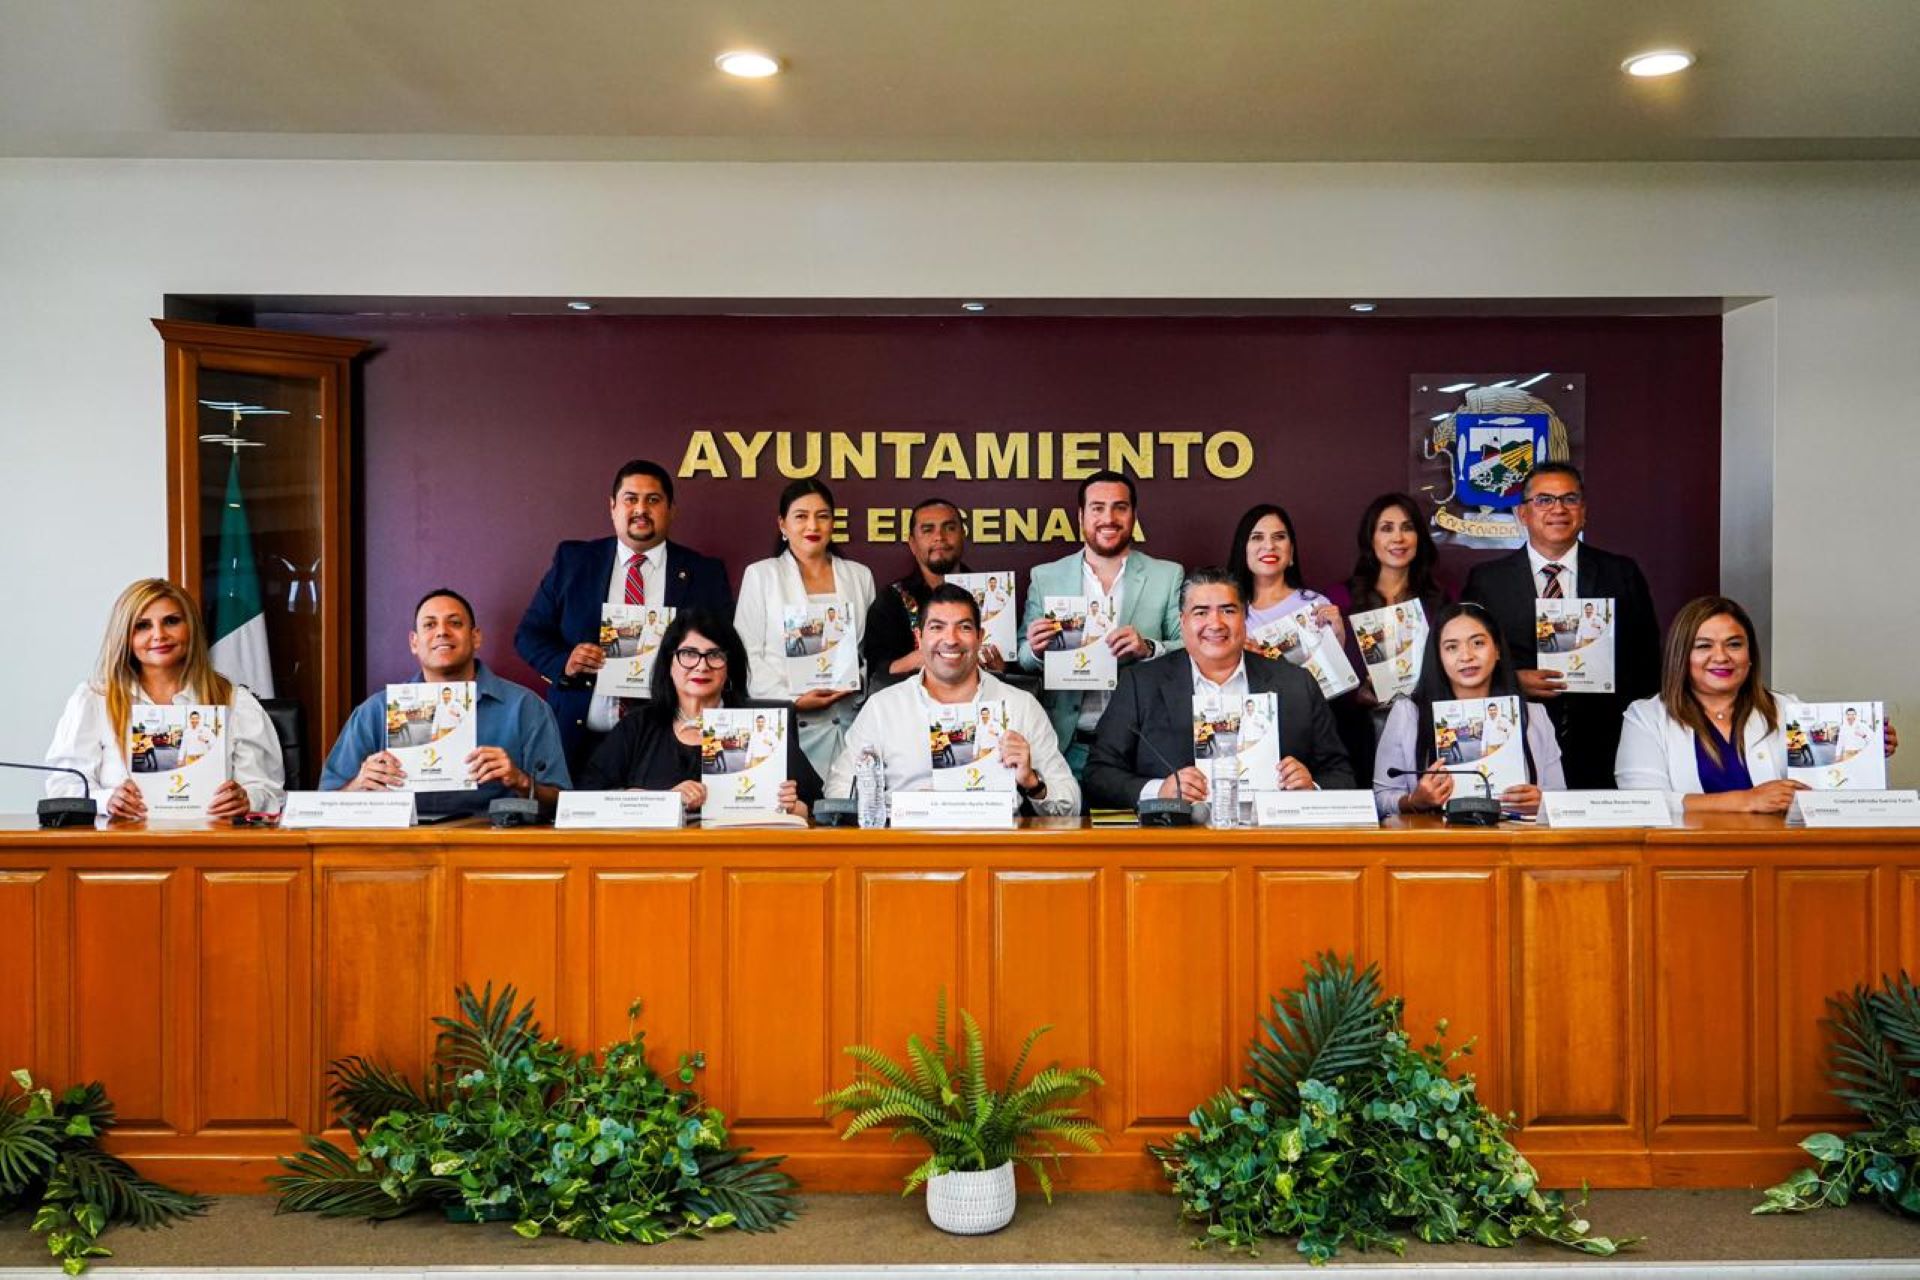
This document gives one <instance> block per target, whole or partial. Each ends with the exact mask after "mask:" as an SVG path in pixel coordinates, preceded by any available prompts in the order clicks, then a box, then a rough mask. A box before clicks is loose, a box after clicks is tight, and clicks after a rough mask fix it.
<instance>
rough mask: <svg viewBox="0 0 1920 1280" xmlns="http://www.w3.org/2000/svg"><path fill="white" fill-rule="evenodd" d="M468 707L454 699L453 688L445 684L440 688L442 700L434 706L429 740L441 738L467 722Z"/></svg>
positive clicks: (434, 740)
mask: <svg viewBox="0 0 1920 1280" xmlns="http://www.w3.org/2000/svg"><path fill="white" fill-rule="evenodd" d="M466 719H467V709H466V708H465V707H463V706H461V705H460V703H459V702H457V701H456V700H455V699H454V696H453V688H452V687H451V686H445V687H443V688H442V689H441V690H440V701H438V702H436V703H435V704H434V706H433V732H432V734H431V735H430V736H429V738H428V741H430V742H438V741H439V740H440V739H442V738H444V737H446V736H447V735H448V734H450V733H452V732H453V731H454V730H455V729H458V728H459V727H460V726H461V725H462V724H465V723H466Z"/></svg>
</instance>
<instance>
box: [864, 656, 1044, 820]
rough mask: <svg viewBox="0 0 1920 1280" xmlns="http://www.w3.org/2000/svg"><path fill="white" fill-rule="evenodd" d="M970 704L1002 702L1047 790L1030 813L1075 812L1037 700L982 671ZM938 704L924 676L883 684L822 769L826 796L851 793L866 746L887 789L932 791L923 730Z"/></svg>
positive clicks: (929, 755)
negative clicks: (883, 770)
mask: <svg viewBox="0 0 1920 1280" xmlns="http://www.w3.org/2000/svg"><path fill="white" fill-rule="evenodd" d="M974 700H975V701H976V702H1004V703H1006V706H1007V723H1008V727H1009V728H1011V729H1012V730H1013V731H1014V732H1015V733H1017V734H1019V735H1020V736H1021V737H1023V738H1025V739H1026V740H1027V748H1028V751H1029V753H1030V755H1031V757H1032V763H1033V771H1034V772H1035V773H1037V774H1039V775H1040V780H1041V781H1042V782H1044V783H1046V787H1047V792H1046V794H1045V795H1044V796H1042V797H1041V798H1040V799H1038V800H1034V801H1032V804H1033V807H1034V810H1035V811H1036V812H1038V813H1041V814H1045V815H1047V816H1048V817H1064V816H1067V815H1070V814H1075V813H1078V812H1080V784H1079V783H1077V782H1075V781H1074V779H1073V770H1072V769H1070V768H1068V767H1067V758H1066V757H1065V756H1063V755H1061V754H1060V743H1059V742H1058V740H1056V739H1055V738H1054V736H1053V723H1052V721H1050V720H1048V719H1047V713H1046V712H1045V711H1044V710H1043V709H1042V708H1041V706H1040V703H1039V701H1038V700H1037V699H1036V698H1035V697H1034V696H1033V695H1032V694H1030V693H1028V692H1026V691H1025V690H1022V689H1016V688H1014V687H1013V686H1012V685H1010V684H1008V683H1006V682H1005V681H1004V680H1001V679H1000V678H999V677H997V676H995V675H994V674H993V673H992V672H991V671H984V670H983V671H981V673H980V687H979V689H978V690H976V691H975V693H974ZM940 705H943V704H939V703H935V702H934V701H933V699H932V698H930V697H928V696H927V690H926V675H925V673H924V672H922V673H920V674H916V675H915V676H913V677H912V678H911V679H907V680H902V681H900V682H899V683H897V684H891V685H888V686H887V687H886V688H884V689H882V690H880V691H879V692H878V693H876V694H874V695H873V696H872V697H870V698H868V699H867V705H866V706H864V707H862V708H861V709H860V714H859V715H858V716H857V717H855V718H854V722H853V726H852V727H851V728H849V729H848V730H847V741H846V745H845V746H844V747H843V748H841V751H840V754H839V755H838V756H837V757H835V758H834V761H833V767H832V768H831V769H829V770H828V771H827V785H826V794H827V795H829V796H834V797H839V798H844V797H846V796H850V795H852V794H853V770H854V764H855V762H856V761H858V760H859V758H860V752H861V750H862V749H863V748H865V747H872V748H874V750H876V751H878V752H879V753H880V758H881V759H882V760H883V761H885V762H886V766H887V787H888V789H889V790H892V791H929V790H931V789H932V788H933V753H932V751H931V749H930V747H929V745H928V735H927V727H928V725H929V724H930V723H931V719H932V715H933V711H934V708H935V707H937V706H940Z"/></svg>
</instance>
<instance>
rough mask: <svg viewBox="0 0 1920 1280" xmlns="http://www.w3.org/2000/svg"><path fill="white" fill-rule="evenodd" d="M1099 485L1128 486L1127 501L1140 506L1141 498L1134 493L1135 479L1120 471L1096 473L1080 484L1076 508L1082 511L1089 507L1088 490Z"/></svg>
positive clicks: (1075, 503)
mask: <svg viewBox="0 0 1920 1280" xmlns="http://www.w3.org/2000/svg"><path fill="white" fill-rule="evenodd" d="M1097 484H1123V485H1125V486H1127V501H1128V502H1129V503H1131V504H1132V505H1134V506H1136V507H1137V506H1139V505H1140V498H1139V495H1137V494H1136V493H1135V492H1134V491H1133V478H1132V477H1131V476H1127V475H1123V474H1121V473H1120V472H1118V471H1096V472H1094V473H1093V474H1092V475H1090V476H1088V477H1087V478H1086V479H1085V480H1082V481H1081V482H1080V496H1079V498H1078V499H1077V500H1076V501H1075V502H1074V504H1073V505H1074V506H1075V507H1076V508H1078V509H1080V510H1082V511H1084V510H1086V507H1087V490H1089V489H1091V488H1093V486H1095V485H1097Z"/></svg>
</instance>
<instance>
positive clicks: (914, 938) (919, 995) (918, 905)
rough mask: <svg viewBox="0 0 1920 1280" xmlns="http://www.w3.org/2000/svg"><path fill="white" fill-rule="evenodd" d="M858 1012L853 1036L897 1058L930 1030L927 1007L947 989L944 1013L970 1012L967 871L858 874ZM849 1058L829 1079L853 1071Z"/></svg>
mask: <svg viewBox="0 0 1920 1280" xmlns="http://www.w3.org/2000/svg"><path fill="white" fill-rule="evenodd" d="M858 883H859V894H860V899H859V902H860V905H859V921H860V923H859V929H860V933H859V942H858V944H857V945H858V948H859V952H858V955H859V959H858V974H857V977H856V979H855V981H857V982H858V983H859V1011H858V1013H857V1015H856V1022H855V1026H854V1036H853V1038H854V1040H855V1041H856V1042H857V1043H860V1044H866V1045H872V1046H874V1047H875V1048H877V1049H879V1050H880V1051H881V1052H882V1053H885V1054H888V1055H890V1056H892V1057H895V1058H898V1057H900V1056H901V1055H902V1054H903V1053H904V1051H905V1048H906V1043H907V1037H908V1036H909V1035H911V1034H913V1033H915V1032H918V1033H919V1034H920V1035H921V1036H923V1037H925V1036H929V1035H931V1034H932V1027H933V1015H934V1008H935V1005H936V1003H937V1001H938V999H939V995H940V992H941V991H943V990H944V991H945V992H946V993H947V1015H948V1018H949V1019H950V1021H951V1023H952V1025H953V1026H954V1027H956V1028H957V1027H958V1025H959V1010H961V1009H963V1008H964V1009H968V1010H969V1011H971V1012H973V1014H974V1016H976V1017H983V1016H985V1012H984V1010H979V1009H974V1007H973V1005H974V1000H973V993H972V992H971V991H968V990H967V989H966V986H965V955H964V949H965V945H966V876H965V873H963V872H960V871H862V872H860V873H859V882H858ZM852 1074H853V1073H852V1062H851V1060H846V1061H843V1062H841V1063H838V1064H836V1067H835V1079H850V1078H851V1077H852Z"/></svg>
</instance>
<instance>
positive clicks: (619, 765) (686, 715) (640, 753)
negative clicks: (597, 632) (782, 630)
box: [580, 609, 820, 818]
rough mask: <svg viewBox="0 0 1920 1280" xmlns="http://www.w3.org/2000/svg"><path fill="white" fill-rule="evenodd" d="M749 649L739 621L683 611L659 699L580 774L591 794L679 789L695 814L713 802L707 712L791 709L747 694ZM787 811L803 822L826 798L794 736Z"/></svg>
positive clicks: (623, 726) (618, 731) (634, 715)
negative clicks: (706, 762)
mask: <svg viewBox="0 0 1920 1280" xmlns="http://www.w3.org/2000/svg"><path fill="white" fill-rule="evenodd" d="M747 676H748V671H747V647H746V645H745V644H743V643H742V642H741V640H740V633H739V632H737V631H735V630H734V629H733V624H732V623H731V622H728V621H727V620H726V619H725V618H724V617H722V616H721V615H719V614H717V613H713V612H710V611H709V610H706V609H682V610H680V611H679V612H678V613H677V614H675V615H674V619H673V621H672V622H670V623H668V624H667V631H666V635H665V636H664V637H663V638H662V639H661V641H660V652H659V654H658V655H657V656H655V658H654V660H653V679H652V684H651V696H650V697H649V698H648V699H647V701H646V703H645V704H644V705H642V706H641V707H640V708H639V709H638V710H636V711H632V712H629V713H628V714H627V715H625V716H624V717H622V718H621V720H620V723H619V724H618V725H616V726H614V730H613V732H612V733H609V734H608V735H607V736H606V740H605V741H603V742H602V743H601V744H600V746H599V747H598V748H597V749H596V750H595V751H594V753H593V756H592V758H590V759H589V760H588V761H587V765H586V768H585V769H584V770H583V771H582V772H581V775H580V787H581V789H582V790H586V791H620V790H637V791H678V792H679V793H680V794H681V795H682V796H683V797H684V798H685V800H686V808H687V812H688V813H697V812H698V811H699V809H700V806H701V805H703V804H705V803H706V800H707V787H706V783H704V782H703V781H701V773H700V713H701V712H703V711H707V710H710V709H713V708H716V707H752V706H759V705H770V706H776V707H778V706H784V705H785V704H784V703H779V702H775V703H770V704H761V703H756V702H755V701H753V700H752V699H750V698H748V697H747ZM786 749H787V780H786V781H784V782H782V783H781V784H780V807H781V808H782V809H783V810H785V811H786V812H788V813H792V814H796V815H798V816H800V817H802V818H804V817H806V816H807V813H808V810H809V808H810V806H811V805H812V804H813V802H814V801H816V800H818V799H819V798H820V775H819V774H818V773H816V772H815V771H814V768H813V765H812V764H811V763H809V762H808V760H807V756H806V753H805V752H803V751H802V750H801V749H800V741H799V736H798V735H797V734H795V733H793V732H791V731H789V732H788V734H787V744H786Z"/></svg>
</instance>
